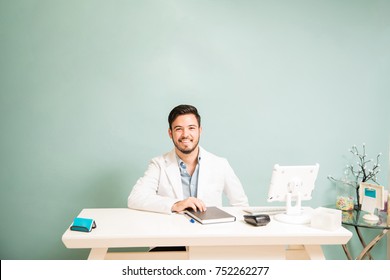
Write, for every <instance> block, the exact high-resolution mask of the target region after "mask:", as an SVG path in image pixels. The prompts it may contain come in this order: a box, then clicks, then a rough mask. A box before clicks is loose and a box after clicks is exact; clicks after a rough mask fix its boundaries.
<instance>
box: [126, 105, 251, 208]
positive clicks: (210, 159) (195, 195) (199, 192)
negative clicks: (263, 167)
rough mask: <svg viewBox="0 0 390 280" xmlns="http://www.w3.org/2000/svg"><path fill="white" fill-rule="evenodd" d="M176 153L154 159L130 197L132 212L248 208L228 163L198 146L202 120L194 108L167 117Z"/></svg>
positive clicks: (181, 107) (184, 107)
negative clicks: (224, 206) (224, 201)
mask: <svg viewBox="0 0 390 280" xmlns="http://www.w3.org/2000/svg"><path fill="white" fill-rule="evenodd" d="M168 123H169V129H168V135H169V137H170V138H171V139H172V142H173V144H174V149H173V150H172V151H171V152H169V153H167V154H165V155H162V156H159V157H156V158H154V159H152V160H151V161H150V163H149V166H148V168H147V170H146V172H145V174H144V176H143V177H141V178H140V179H139V180H138V181H137V183H136V184H135V186H134V187H133V190H132V191H131V193H130V195H129V197H128V207H129V208H133V209H139V210H145V211H153V212H161V213H172V212H181V211H183V210H184V209H186V208H192V209H194V210H200V211H205V210H206V209H207V207H208V206H222V196H223V194H225V195H226V196H227V198H228V200H229V203H230V205H231V206H247V205H248V198H247V196H246V195H245V192H244V189H243V187H242V185H241V182H240V180H239V179H238V177H237V176H236V175H235V173H234V171H233V169H232V168H231V166H230V165H229V163H228V161H227V160H226V159H224V158H221V157H218V156H216V155H214V154H212V153H209V152H207V151H206V150H204V149H203V148H201V147H200V146H199V140H200V135H201V133H202V127H201V117H200V115H199V113H198V110H197V109H196V108H195V107H194V106H191V105H179V106H177V107H175V108H173V109H172V111H171V112H170V114H169V116H168Z"/></svg>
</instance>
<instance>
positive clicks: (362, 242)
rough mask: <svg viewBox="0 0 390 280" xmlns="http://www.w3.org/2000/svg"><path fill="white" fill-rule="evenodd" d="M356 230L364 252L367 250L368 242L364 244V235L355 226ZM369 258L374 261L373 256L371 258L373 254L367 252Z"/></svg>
mask: <svg viewBox="0 0 390 280" xmlns="http://www.w3.org/2000/svg"><path fill="white" fill-rule="evenodd" d="M355 230H356V233H357V235H358V237H359V240H360V243H361V244H362V246H363V250H364V249H365V248H367V245H366V242H364V240H363V236H362V234H361V233H360V230H359V228H358V227H356V226H355ZM364 255H366V254H364ZM364 255H363V256H362V257H364ZM367 256H368V257H369V259H370V260H372V259H373V258H372V256H371V254H370V253H369V251H368V252H367Z"/></svg>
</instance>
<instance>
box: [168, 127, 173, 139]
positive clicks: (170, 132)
mask: <svg viewBox="0 0 390 280" xmlns="http://www.w3.org/2000/svg"><path fill="white" fill-rule="evenodd" d="M168 135H169V138H171V139H172V130H171V129H170V128H168Z"/></svg>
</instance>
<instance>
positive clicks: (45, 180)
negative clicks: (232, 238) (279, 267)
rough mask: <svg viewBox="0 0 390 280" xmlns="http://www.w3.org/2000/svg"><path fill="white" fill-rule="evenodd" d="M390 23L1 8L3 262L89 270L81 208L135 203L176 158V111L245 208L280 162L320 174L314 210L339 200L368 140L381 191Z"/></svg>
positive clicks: (205, 7)
mask: <svg viewBox="0 0 390 280" xmlns="http://www.w3.org/2000/svg"><path fill="white" fill-rule="evenodd" d="M389 13H390V1H377V0H370V1H357V0H348V1H347V0H345V1H336V0H334V1H289V0H276V1H250V0H242V1H228V0H220V1H218V0H216V1H201V0H193V1H187V0H183V1H174V0H170V1H169V0H167V1H150V0H149V1H124V0H122V1H85V0H84V1H79V0H77V1H53V0H50V1H49V0H47V1H43V0H36V1H33V0H31V1H29V0H25V1H22V0H16V1H4V0H1V1H0V38H1V43H0V67H1V75H0V133H1V134H0V135H1V136H0V143H1V146H0V163H1V165H0V167H1V168H0V199H1V204H0V205H1V206H0V207H1V208H0V219H1V220H0V221H1V233H0V257H1V259H84V258H86V257H87V255H88V250H69V249H66V248H65V247H64V245H63V244H62V242H61V236H62V234H63V233H64V232H65V230H66V228H67V227H68V226H69V225H70V223H71V222H72V219H73V218H74V217H75V216H76V215H77V214H78V213H79V212H80V211H81V209H83V208H90V207H126V203H127V196H128V194H129V192H130V191H131V188H132V186H133V184H134V183H135V181H136V180H137V179H138V178H139V177H140V176H141V175H142V174H143V172H144V170H145V169H146V166H147V163H148V161H149V159H150V158H151V157H153V156H156V155H160V154H162V153H164V152H166V151H169V150H170V149H171V147H172V145H171V142H170V139H169V138H168V135H167V127H168V124H167V120H166V119H167V115H168V113H169V111H170V110H171V109H172V107H173V106H175V105H177V104H181V103H190V104H193V105H195V106H197V107H198V109H199V111H200V113H201V115H202V117H203V135H202V139H201V144H202V146H203V147H205V148H206V149H208V150H209V151H212V152H214V153H216V154H218V155H221V156H224V157H226V158H228V160H229V161H230V163H231V165H232V166H233V168H234V169H235V171H236V173H237V175H238V176H239V177H240V179H241V181H242V183H243V185H244V187H245V190H246V192H247V194H248V196H249V197H250V203H251V204H252V205H258V204H265V203H266V195H267V190H268V183H269V181H270V176H271V170H272V166H273V164H275V163H279V164H282V165H296V164H312V163H316V162H318V163H320V165H321V167H320V172H319V176H318V180H317V184H316V189H315V191H314V193H313V196H314V197H313V200H312V201H310V202H308V203H307V204H306V205H310V206H312V207H318V206H322V205H328V204H333V203H334V200H335V195H336V193H335V187H334V186H333V185H332V183H331V182H329V180H328V179H327V175H329V174H332V175H334V176H336V177H338V176H341V174H342V171H343V167H344V165H345V164H347V163H348V160H349V159H351V157H350V154H349V152H348V149H349V148H350V146H351V145H353V144H356V145H358V146H361V144H362V143H363V142H365V143H366V145H367V153H368V154H369V156H372V157H375V156H376V154H377V153H379V152H382V153H383V156H382V157H381V163H382V166H383V167H382V170H383V171H382V172H381V173H380V177H379V181H380V182H381V183H382V184H385V185H387V182H388V172H387V170H388V162H389V158H388V155H389V151H388V149H389V136H390V133H389V120H390V118H389V116H390V113H389V105H390V97H389V96H390V95H389V88H390V79H389V73H390V52H389V50H390V17H389ZM363 232H364V234H365V236H366V237H367V239H369V237H370V236H373V235H374V234H375V233H374V232H368V231H363ZM385 248H386V241H385V240H383V241H381V242H380V243H379V244H378V245H377V247H376V248H375V249H374V250H373V255H374V257H375V258H377V259H385V258H386V250H385ZM360 249H361V248H360V245H359V243H358V242H356V237H354V241H353V242H352V251H353V253H355V254H356V253H358V252H359V250H360ZM324 250H325V254H326V256H327V257H328V258H331V259H345V255H344V253H343V251H342V249H341V247H340V246H326V247H325V248H324Z"/></svg>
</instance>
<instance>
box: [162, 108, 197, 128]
mask: <svg viewBox="0 0 390 280" xmlns="http://www.w3.org/2000/svg"><path fill="white" fill-rule="evenodd" d="M188 114H193V115H195V117H196V119H197V120H198V125H199V127H200V115H199V113H198V110H197V109H196V108H195V107H194V106H192V105H179V106H176V107H175V108H173V109H172V111H171V112H170V113H169V116H168V123H169V128H170V129H172V123H173V122H174V121H175V120H176V118H177V117H178V116H181V115H188Z"/></svg>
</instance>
